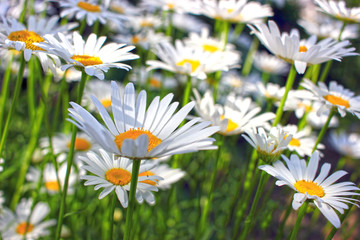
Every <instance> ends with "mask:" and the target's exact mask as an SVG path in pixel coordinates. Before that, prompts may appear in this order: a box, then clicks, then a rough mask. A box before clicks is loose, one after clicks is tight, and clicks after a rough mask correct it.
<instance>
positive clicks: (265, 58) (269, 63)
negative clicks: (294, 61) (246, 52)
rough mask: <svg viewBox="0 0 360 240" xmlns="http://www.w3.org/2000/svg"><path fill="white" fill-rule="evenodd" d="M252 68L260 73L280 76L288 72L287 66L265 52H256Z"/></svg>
mask: <svg viewBox="0 0 360 240" xmlns="http://www.w3.org/2000/svg"><path fill="white" fill-rule="evenodd" d="M254 66H255V67H256V68H257V69H259V70H260V71H262V72H267V73H270V74H279V75H282V74H284V73H287V72H288V71H289V65H288V64H287V63H286V62H285V61H283V60H281V59H279V58H277V57H274V56H273V55H270V54H268V53H266V52H264V51H263V52H257V53H256V54H255V55H254Z"/></svg>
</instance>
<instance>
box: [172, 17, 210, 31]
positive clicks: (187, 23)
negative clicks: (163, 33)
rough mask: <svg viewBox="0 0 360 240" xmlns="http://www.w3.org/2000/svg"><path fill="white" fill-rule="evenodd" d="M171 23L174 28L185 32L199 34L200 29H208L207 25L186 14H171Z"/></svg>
mask: <svg viewBox="0 0 360 240" xmlns="http://www.w3.org/2000/svg"><path fill="white" fill-rule="evenodd" d="M171 21H172V24H173V26H174V27H176V28H178V29H181V30H182V31H185V32H197V33H200V31H201V29H203V28H209V27H210V26H209V25H208V24H207V23H205V22H203V21H201V20H200V19H199V18H196V17H195V16H192V15H188V14H180V13H174V14H172V20H171Z"/></svg>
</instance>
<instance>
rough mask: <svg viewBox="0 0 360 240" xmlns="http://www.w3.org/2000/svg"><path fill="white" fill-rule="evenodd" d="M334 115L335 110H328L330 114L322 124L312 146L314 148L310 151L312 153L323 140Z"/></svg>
mask: <svg viewBox="0 0 360 240" xmlns="http://www.w3.org/2000/svg"><path fill="white" fill-rule="evenodd" d="M334 114H335V110H334V109H333V108H332V109H331V110H330V113H329V116H328V119H327V120H326V123H325V124H324V126H323V127H322V128H321V131H320V133H319V135H318V137H317V139H316V142H315V145H314V148H313V149H312V152H314V151H315V150H316V148H317V145H318V144H319V143H320V142H321V140H322V139H323V137H324V135H325V133H326V131H327V129H328V127H329V124H330V121H331V118H332V117H333V116H334Z"/></svg>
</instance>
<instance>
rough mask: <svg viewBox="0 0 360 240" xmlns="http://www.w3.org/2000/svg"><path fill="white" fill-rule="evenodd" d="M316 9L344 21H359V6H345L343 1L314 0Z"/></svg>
mask: <svg viewBox="0 0 360 240" xmlns="http://www.w3.org/2000/svg"><path fill="white" fill-rule="evenodd" d="M315 3H316V4H317V5H318V6H319V8H318V10H319V11H321V12H323V13H325V14H328V15H329V16H331V17H333V18H336V19H338V20H340V21H343V22H345V23H360V7H354V8H347V7H346V4H345V1H333V0H315Z"/></svg>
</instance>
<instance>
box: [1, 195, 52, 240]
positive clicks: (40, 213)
mask: <svg viewBox="0 0 360 240" xmlns="http://www.w3.org/2000/svg"><path fill="white" fill-rule="evenodd" d="M32 202H33V201H32V199H22V200H21V201H20V203H19V204H18V205H17V206H16V210H15V214H14V213H12V212H11V211H8V213H7V218H4V219H2V220H4V221H5V223H4V225H7V228H6V230H5V231H3V233H2V238H3V239H11V240H23V239H26V240H34V239H39V238H41V237H45V236H48V235H49V234H50V230H49V227H52V226H54V225H55V224H56V220H55V219H51V220H47V221H43V219H44V218H45V217H46V216H47V215H48V214H49V213H50V207H49V206H48V205H47V204H46V203H43V202H38V203H36V205H35V207H34V209H33V210H32V211H31V206H32ZM30 214H31V216H29V215H30ZM29 217H30V219H29Z"/></svg>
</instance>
